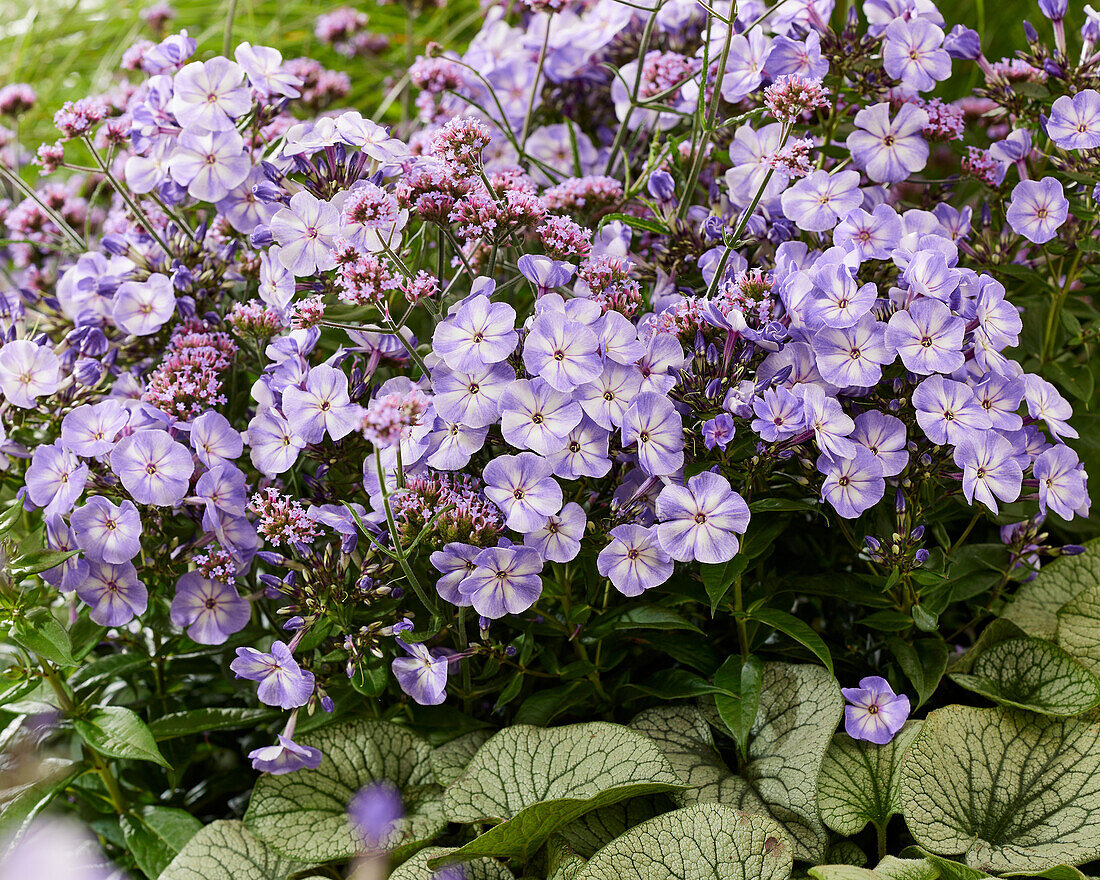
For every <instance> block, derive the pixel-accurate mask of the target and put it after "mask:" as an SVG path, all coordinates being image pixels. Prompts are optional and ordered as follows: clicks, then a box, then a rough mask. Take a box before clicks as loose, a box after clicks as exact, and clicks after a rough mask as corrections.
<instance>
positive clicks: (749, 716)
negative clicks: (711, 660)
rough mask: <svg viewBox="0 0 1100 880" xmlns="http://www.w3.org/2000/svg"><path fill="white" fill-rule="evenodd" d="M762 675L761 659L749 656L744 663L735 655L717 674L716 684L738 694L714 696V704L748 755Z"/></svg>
mask: <svg viewBox="0 0 1100 880" xmlns="http://www.w3.org/2000/svg"><path fill="white" fill-rule="evenodd" d="M763 674H764V664H763V663H762V662H761V660H760V658H759V657H749V658H748V659H747V660H745V661H744V663H742V662H741V658H740V657H736V656H734V657H730V658H729V659H727V660H726V662H725V663H723V664H722V665H721V666H720V667H719V669H718V671H717V672H716V673H714V683H715V684H716V685H718V686H719V687H723V688H725V689H726V690H728V691H732V692H733V693H735V694H737V697H736V698H734V697H727V696H724V695H722V694H715V696H714V705H715V707H716V708H717V709H718V714H719V715H720V716H721V718H722V720H723V721H724V722H725V723H726V727H728V728H729V731H730V733H731V734H732V735H733V739H734V742H736V743H737V747H738V749H740V750H741V754H742V755H744V754H746V749H747V747H748V742H749V731H751V730H752V725H753V722H754V721H756V713H757V710H759V708H760V689H761V687H762V684H763V682H762V676H763Z"/></svg>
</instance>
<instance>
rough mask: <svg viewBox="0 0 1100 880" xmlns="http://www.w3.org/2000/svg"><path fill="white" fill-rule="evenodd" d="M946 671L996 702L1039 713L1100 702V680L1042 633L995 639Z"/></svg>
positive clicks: (1062, 712) (1076, 710)
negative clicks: (957, 667) (957, 669)
mask: <svg viewBox="0 0 1100 880" xmlns="http://www.w3.org/2000/svg"><path fill="white" fill-rule="evenodd" d="M972 650H976V649H972ZM968 653H969V652H968ZM949 674H950V676H951V680H952V681H954V682H955V683H956V684H958V685H961V686H962V687H964V688H966V689H967V690H969V691H973V692H974V693H976V694H981V695H982V696H983V697H987V698H988V699H990V700H993V702H995V703H1000V704H1001V705H1002V706H1013V707H1016V708H1018V709H1027V710H1029V711H1031V712H1039V713H1041V714H1043V715H1058V716H1070V715H1080V714H1081V713H1082V712H1087V711H1088V710H1089V709H1092V708H1095V707H1096V706H1098V705H1100V680H1097V678H1096V676H1095V675H1093V674H1092V673H1091V672H1089V670H1088V669H1086V668H1085V667H1084V666H1082V665H1081V664H1080V663H1078V662H1077V661H1076V660H1074V659H1073V657H1071V656H1070V655H1069V654H1067V653H1066V652H1065V651H1063V650H1062V649H1061V648H1059V647H1058V646H1057V645H1055V644H1053V643H1051V642H1048V641H1045V640H1044V639H1033V638H1024V639H1008V640H1006V641H1003V642H998V643H997V644H995V645H991V646H990V647H988V648H987V649H985V650H983V651H981V652H980V653H979V654H978V655H977V656H976V657H974V658H973V662H972V663H970V664H968V665H967V670H966V671H965V672H951V673H949Z"/></svg>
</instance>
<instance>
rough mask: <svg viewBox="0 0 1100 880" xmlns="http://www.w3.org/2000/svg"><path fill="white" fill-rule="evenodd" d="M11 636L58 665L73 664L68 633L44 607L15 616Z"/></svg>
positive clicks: (71, 647) (74, 663)
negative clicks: (24, 614) (18, 616)
mask: <svg viewBox="0 0 1100 880" xmlns="http://www.w3.org/2000/svg"><path fill="white" fill-rule="evenodd" d="M11 637H12V638H13V639H14V640H15V641H16V642H18V643H19V644H20V645H22V646H23V647H24V648H26V649H27V650H28V651H30V652H32V653H34V654H37V655H38V656H39V657H42V658H44V659H46V660H49V661H50V662H51V663H56V664H57V665H58V666H75V665H76V660H74V659H73V646H72V642H70V641H69V634H68V633H67V632H66V631H65V627H63V626H62V625H61V624H60V623H58V622H57V620H56V619H55V618H54V616H53V615H52V614H51V613H50V612H49V610H48V609H46V608H37V609H35V610H34V611H32V612H31V613H30V614H28V615H27V616H26V617H20V618H17V619H16V621H15V625H14V626H13V627H12V631H11Z"/></svg>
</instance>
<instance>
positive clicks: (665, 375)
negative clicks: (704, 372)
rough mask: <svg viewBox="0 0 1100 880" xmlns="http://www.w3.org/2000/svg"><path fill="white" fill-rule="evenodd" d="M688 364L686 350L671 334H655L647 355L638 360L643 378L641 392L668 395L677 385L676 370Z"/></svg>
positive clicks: (651, 339) (651, 338) (650, 341)
mask: <svg viewBox="0 0 1100 880" xmlns="http://www.w3.org/2000/svg"><path fill="white" fill-rule="evenodd" d="M686 363H687V357H686V356H685V355H684V349H683V347H682V346H681V345H680V342H679V340H677V339H676V337H675V336H673V335H672V334H671V333H655V334H653V336H652V337H650V339H649V347H648V349H647V351H646V353H645V354H644V355H643V356H642V357H640V358H639V359H638V364H637V366H638V370H639V372H640V373H641V376H642V385H641V391H652V392H655V393H657V394H667V393H668V392H669V391H671V390H672V389H673V387H674V386H675V385H676V377H675V376H674V375H673V372H674V371H675V370H679V369H681V368H682V367H684V365H685V364H686Z"/></svg>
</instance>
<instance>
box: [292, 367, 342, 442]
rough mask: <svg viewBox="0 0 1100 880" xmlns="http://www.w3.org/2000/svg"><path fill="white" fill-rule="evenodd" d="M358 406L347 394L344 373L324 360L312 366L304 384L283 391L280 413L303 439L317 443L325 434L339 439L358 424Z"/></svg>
mask: <svg viewBox="0 0 1100 880" xmlns="http://www.w3.org/2000/svg"><path fill="white" fill-rule="evenodd" d="M360 409H361V408H360V407H359V405H358V404H354V403H352V402H351V398H350V397H349V396H348V377H347V374H346V373H344V371H343V370H338V369H336V368H335V367H332V366H329V365H328V364H319V365H318V366H316V367H313V368H312V369H311V370H310V371H309V374H308V375H307V376H306V381H305V388H297V387H290V388H287V389H286V390H285V391H284V392H283V413H284V415H285V416H286V419H287V421H288V422H289V423H290V427H291V428H292V429H293V430H294V433H296V434H297V435H298V436H299V437H301V438H302V439H303V440H305V441H306V442H307V443H319V442H320V441H321V440H323V439H324V437H325V435H326V434H328V435H329V436H330V437H331V438H332V439H333V440H341V439H343V438H344V437H346V436H347V435H348V434H350V433H351V432H352V431H354V430H355V428H356V427H357V426H358V424H359V416H360Z"/></svg>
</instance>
